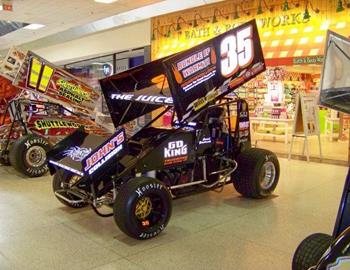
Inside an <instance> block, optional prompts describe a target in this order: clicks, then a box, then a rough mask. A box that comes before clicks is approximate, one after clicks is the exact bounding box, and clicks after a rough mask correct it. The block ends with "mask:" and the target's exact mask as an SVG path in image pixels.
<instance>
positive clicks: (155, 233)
mask: <svg viewBox="0 0 350 270" xmlns="http://www.w3.org/2000/svg"><path fill="white" fill-rule="evenodd" d="M164 228H165V226H164V224H162V225H160V226H159V228H158V229H157V230H156V231H155V232H150V233H147V232H143V233H141V234H140V235H139V237H140V238H143V239H148V238H152V237H155V236H156V235H158V234H160V233H161V232H162V231H163V230H164Z"/></svg>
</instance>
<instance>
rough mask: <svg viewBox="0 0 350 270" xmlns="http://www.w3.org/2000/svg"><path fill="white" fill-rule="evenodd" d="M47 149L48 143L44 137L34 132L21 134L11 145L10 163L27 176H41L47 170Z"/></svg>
mask: <svg viewBox="0 0 350 270" xmlns="http://www.w3.org/2000/svg"><path fill="white" fill-rule="evenodd" d="M49 149H50V145H49V143H48V141H47V140H46V139H45V138H43V137H40V136H37V135H34V134H29V135H26V136H23V137H21V138H19V139H18V140H17V141H15V142H14V143H13V145H12V148H11V151H10V155H9V156H10V163H11V165H12V166H13V167H14V168H15V169H16V170H17V171H19V172H20V173H23V174H25V175H27V176H30V177H38V176H42V175H44V174H45V173H47V171H48V167H47V162H46V152H47V151H48V150H49Z"/></svg>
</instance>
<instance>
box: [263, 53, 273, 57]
mask: <svg viewBox="0 0 350 270" xmlns="http://www.w3.org/2000/svg"><path fill="white" fill-rule="evenodd" d="M273 55H274V52H268V53H267V54H266V56H265V58H272V57H273Z"/></svg>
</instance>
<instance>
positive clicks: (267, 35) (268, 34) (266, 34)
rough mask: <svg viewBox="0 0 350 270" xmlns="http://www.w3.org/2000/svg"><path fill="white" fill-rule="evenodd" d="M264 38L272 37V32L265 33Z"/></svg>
mask: <svg viewBox="0 0 350 270" xmlns="http://www.w3.org/2000/svg"><path fill="white" fill-rule="evenodd" d="M263 36H264V37H269V36H271V32H265V33H264V34H263Z"/></svg>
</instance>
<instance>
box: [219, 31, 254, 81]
mask: <svg viewBox="0 0 350 270" xmlns="http://www.w3.org/2000/svg"><path fill="white" fill-rule="evenodd" d="M220 51H221V74H222V76H224V77H226V78H228V77H231V76H232V75H233V74H235V73H236V72H237V71H238V70H239V69H240V68H245V67H247V66H249V65H250V64H251V63H252V61H253V59H254V45H253V28H252V26H248V27H246V28H243V29H242V30H240V31H238V32H237V33H236V34H235V35H228V36H227V37H225V38H224V39H223V40H222V41H221V44H220Z"/></svg>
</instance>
